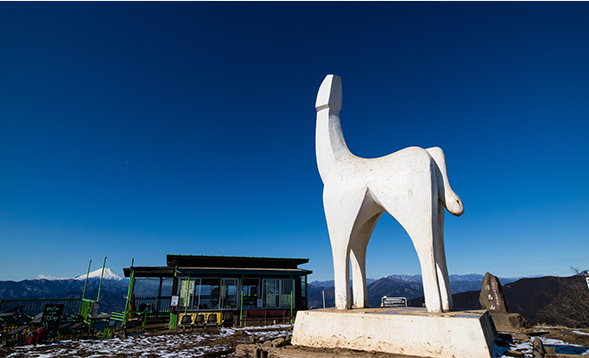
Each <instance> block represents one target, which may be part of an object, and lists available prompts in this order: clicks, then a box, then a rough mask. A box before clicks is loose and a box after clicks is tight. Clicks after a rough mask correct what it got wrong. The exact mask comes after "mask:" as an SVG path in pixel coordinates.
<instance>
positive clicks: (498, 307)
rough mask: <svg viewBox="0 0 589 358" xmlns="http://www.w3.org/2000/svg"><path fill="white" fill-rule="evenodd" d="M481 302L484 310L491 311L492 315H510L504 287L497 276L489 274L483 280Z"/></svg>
mask: <svg viewBox="0 0 589 358" xmlns="http://www.w3.org/2000/svg"><path fill="white" fill-rule="evenodd" d="M479 302H480V303H481V306H482V307H483V309H486V310H489V312H490V313H509V310H508V309H507V302H505V295H504V294H503V286H501V283H500V282H499V279H498V278H497V277H496V276H493V275H491V274H490V273H488V272H487V273H486V274H485V277H484V278H483V283H482V285H481V295H480V296H479Z"/></svg>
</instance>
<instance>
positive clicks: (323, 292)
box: [321, 291, 325, 308]
mask: <svg viewBox="0 0 589 358" xmlns="http://www.w3.org/2000/svg"><path fill="white" fill-rule="evenodd" d="M321 293H322V294H323V308H325V291H321Z"/></svg>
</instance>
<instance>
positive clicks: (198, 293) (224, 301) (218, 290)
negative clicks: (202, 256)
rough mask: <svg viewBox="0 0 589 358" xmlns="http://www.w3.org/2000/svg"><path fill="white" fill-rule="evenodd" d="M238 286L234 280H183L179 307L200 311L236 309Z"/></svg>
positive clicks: (181, 281)
mask: <svg viewBox="0 0 589 358" xmlns="http://www.w3.org/2000/svg"><path fill="white" fill-rule="evenodd" d="M237 285H238V282H237V279H234V278H223V279H220V278H193V279H190V280H189V279H181V280H180V290H179V291H180V292H179V293H180V294H179V296H180V297H179V300H178V306H180V307H187V308H190V309H198V310H213V309H236V308H237V306H238V305H237V300H238V296H237V293H238V288H237Z"/></svg>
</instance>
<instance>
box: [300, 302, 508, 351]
mask: <svg viewBox="0 0 589 358" xmlns="http://www.w3.org/2000/svg"><path fill="white" fill-rule="evenodd" d="M496 338H497V332H496V330H495V326H494V324H493V321H492V319H491V317H490V316H489V314H488V313H487V311H484V310H482V311H481V310H477V311H455V312H446V313H428V312H427V311H426V310H425V309H423V308H396V309H390V308H385V309H382V308H366V309H354V310H346V311H344V310H337V309H323V310H313V311H299V312H298V313H297V318H296V321H295V326H294V331H293V337H292V344H293V345H298V346H307V347H317V348H319V347H323V348H347V349H356V350H362V351H375V352H385V353H392V354H404V355H411V356H419V357H435V358H491V354H492V350H493V345H494V344H495V341H496Z"/></svg>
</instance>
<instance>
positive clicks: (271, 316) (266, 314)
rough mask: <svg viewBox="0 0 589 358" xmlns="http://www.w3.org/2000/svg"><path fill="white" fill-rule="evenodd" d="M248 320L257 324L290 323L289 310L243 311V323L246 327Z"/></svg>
mask: <svg viewBox="0 0 589 358" xmlns="http://www.w3.org/2000/svg"><path fill="white" fill-rule="evenodd" d="M248 319H249V320H250V321H255V322H259V323H260V324H264V325H266V324H268V323H269V322H270V323H271V322H273V321H277V322H278V321H280V323H284V322H290V319H291V315H290V310H281V309H276V310H272V309H269V310H246V311H243V323H244V325H246V326H247V322H248Z"/></svg>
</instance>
